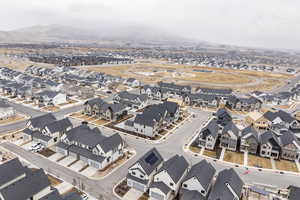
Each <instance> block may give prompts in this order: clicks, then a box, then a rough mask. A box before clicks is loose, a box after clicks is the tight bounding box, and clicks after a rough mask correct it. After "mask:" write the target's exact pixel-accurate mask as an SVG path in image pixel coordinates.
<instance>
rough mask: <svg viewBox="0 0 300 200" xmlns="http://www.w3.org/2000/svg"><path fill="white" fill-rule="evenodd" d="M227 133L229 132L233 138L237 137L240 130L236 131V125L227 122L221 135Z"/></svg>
mask: <svg viewBox="0 0 300 200" xmlns="http://www.w3.org/2000/svg"><path fill="white" fill-rule="evenodd" d="M229 131H231V132H232V133H233V134H234V135H235V136H237V137H238V136H239V132H240V130H239V129H238V127H236V125H235V124H234V123H233V122H232V121H230V122H228V123H227V124H226V125H225V126H224V128H223V131H222V134H224V133H227V132H229Z"/></svg>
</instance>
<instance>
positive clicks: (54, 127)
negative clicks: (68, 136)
mask: <svg viewBox="0 0 300 200" xmlns="http://www.w3.org/2000/svg"><path fill="white" fill-rule="evenodd" d="M69 127H72V123H71V122H70V120H69V118H64V119H61V120H57V121H54V122H52V123H49V124H47V125H46V126H45V128H48V130H49V131H50V132H51V133H55V132H62V131H66V129H67V128H69Z"/></svg>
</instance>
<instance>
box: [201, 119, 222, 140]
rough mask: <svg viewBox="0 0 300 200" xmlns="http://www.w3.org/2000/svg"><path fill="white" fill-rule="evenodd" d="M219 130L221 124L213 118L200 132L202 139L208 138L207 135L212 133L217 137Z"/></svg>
mask: <svg viewBox="0 0 300 200" xmlns="http://www.w3.org/2000/svg"><path fill="white" fill-rule="evenodd" d="M218 132H219V125H218V123H217V120H215V119H212V120H211V121H210V122H209V123H208V124H207V125H206V126H205V127H204V128H203V129H202V130H201V132H200V137H201V138H202V139H206V137H207V136H209V135H211V136H212V137H214V138H216V137H217V136H218V134H219V133H218Z"/></svg>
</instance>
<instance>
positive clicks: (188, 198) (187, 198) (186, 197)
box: [180, 189, 205, 200]
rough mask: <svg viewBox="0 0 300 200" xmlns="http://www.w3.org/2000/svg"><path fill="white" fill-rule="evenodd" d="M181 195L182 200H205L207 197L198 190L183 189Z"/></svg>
mask: <svg viewBox="0 0 300 200" xmlns="http://www.w3.org/2000/svg"><path fill="white" fill-rule="evenodd" d="M180 193H181V195H180V200H205V197H204V196H202V195H201V194H200V193H199V192H198V191H196V190H186V189H181V190H180Z"/></svg>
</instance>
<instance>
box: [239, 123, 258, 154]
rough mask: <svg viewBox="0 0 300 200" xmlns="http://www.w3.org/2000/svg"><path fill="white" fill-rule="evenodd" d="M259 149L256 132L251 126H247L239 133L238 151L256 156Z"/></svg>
mask: <svg viewBox="0 0 300 200" xmlns="http://www.w3.org/2000/svg"><path fill="white" fill-rule="evenodd" d="M258 147H259V136H258V132H257V131H256V130H255V128H254V127H253V126H248V127H246V128H244V129H243V130H242V131H241V142H240V151H241V152H248V153H251V154H257V151H258Z"/></svg>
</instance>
